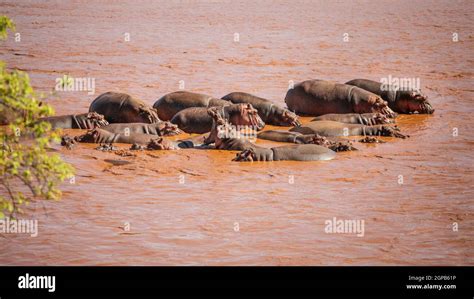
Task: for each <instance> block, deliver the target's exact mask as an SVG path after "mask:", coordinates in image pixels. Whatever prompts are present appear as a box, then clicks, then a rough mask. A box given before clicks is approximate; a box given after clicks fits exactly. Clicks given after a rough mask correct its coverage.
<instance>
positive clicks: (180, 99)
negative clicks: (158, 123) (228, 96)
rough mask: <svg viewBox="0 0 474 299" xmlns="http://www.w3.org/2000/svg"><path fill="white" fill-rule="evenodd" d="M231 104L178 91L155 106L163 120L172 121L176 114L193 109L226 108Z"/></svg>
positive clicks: (161, 99)
mask: <svg viewBox="0 0 474 299" xmlns="http://www.w3.org/2000/svg"><path fill="white" fill-rule="evenodd" d="M229 104H230V103H229V102H227V101H224V100H222V99H217V98H214V97H211V96H208V95H205V94H200V93H194V92H189V91H176V92H172V93H169V94H166V95H164V96H163V97H161V98H160V99H159V100H157V101H156V102H155V104H153V108H155V109H156V110H157V111H158V116H159V117H160V119H162V120H171V119H172V118H173V116H175V114H176V113H178V112H179V111H181V110H184V109H186V108H191V107H206V108H207V107H213V106H226V105H229Z"/></svg>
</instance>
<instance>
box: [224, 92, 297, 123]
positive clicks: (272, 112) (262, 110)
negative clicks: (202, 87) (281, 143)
mask: <svg viewBox="0 0 474 299" xmlns="http://www.w3.org/2000/svg"><path fill="white" fill-rule="evenodd" d="M222 99H224V100H226V101H230V102H232V103H234V104H238V103H248V104H252V106H253V107H254V108H255V109H257V110H258V114H259V115H260V117H261V118H262V120H263V121H264V122H265V123H266V124H270V125H275V126H299V125H301V123H300V122H299V120H298V116H297V115H296V114H294V113H293V112H291V111H290V110H288V109H284V108H281V107H279V106H278V105H276V104H274V103H272V102H271V101H269V100H267V99H264V98H260V97H257V96H254V95H252V94H249V93H245V92H232V93H229V94H228V95H226V96H223V97H222Z"/></svg>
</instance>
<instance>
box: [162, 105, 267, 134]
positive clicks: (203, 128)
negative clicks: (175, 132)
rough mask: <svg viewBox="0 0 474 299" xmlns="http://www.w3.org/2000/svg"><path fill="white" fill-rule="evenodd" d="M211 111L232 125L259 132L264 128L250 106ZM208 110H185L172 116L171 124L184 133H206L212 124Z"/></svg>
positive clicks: (228, 107) (200, 108) (225, 107)
mask: <svg viewBox="0 0 474 299" xmlns="http://www.w3.org/2000/svg"><path fill="white" fill-rule="evenodd" d="M213 109H214V110H215V111H216V112H219V113H221V115H222V117H223V118H225V119H228V120H229V121H230V123H232V124H234V125H241V126H254V129H256V130H261V129H263V127H264V126H265V123H264V122H263V120H262V119H261V118H260V116H259V113H258V112H257V110H255V109H254V108H253V107H252V105H251V104H230V105H227V106H222V107H215V108H213ZM208 110H209V108H204V107H193V108H186V109H184V110H181V111H180V112H178V113H177V114H176V115H175V116H173V118H172V119H171V122H172V123H173V124H176V125H178V127H179V128H180V129H181V130H183V131H184V132H186V133H197V134H203V133H207V132H210V131H211V129H212V123H213V118H212V116H211V115H210V114H209V113H208ZM257 113H258V114H257Z"/></svg>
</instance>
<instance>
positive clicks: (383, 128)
mask: <svg viewBox="0 0 474 299" xmlns="http://www.w3.org/2000/svg"><path fill="white" fill-rule="evenodd" d="M290 131H291V132H299V133H301V134H319V135H322V136H328V137H332V136H358V135H361V136H367V135H368V136H392V137H398V138H406V137H407V136H405V135H403V134H401V133H400V132H399V129H398V128H396V127H391V126H387V125H375V126H365V125H359V124H345V123H340V122H335V121H328V120H323V121H312V122H309V123H307V124H305V125H302V126H300V127H294V128H292V129H290Z"/></svg>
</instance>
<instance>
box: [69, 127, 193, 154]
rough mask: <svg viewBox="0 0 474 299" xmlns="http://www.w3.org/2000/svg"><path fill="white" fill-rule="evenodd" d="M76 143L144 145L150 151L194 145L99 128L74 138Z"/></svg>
mask: <svg viewBox="0 0 474 299" xmlns="http://www.w3.org/2000/svg"><path fill="white" fill-rule="evenodd" d="M75 140H76V141H79V142H85V143H106V144H108V143H128V144H137V145H145V146H148V148H150V149H179V148H190V147H193V146H194V144H193V143H192V142H186V141H183V142H174V141H170V140H167V139H165V138H163V137H160V136H157V135H150V134H141V133H133V134H122V133H112V132H109V131H106V130H103V129H100V128H96V129H93V130H90V131H88V132H87V133H86V134H84V135H81V136H77V137H75Z"/></svg>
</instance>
